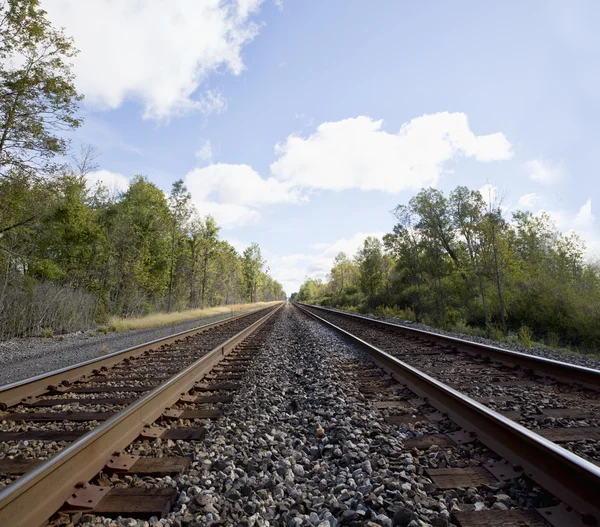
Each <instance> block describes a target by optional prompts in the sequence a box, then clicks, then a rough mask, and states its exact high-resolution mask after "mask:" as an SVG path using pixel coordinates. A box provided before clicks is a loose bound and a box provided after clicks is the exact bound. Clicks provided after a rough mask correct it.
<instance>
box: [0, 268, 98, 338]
mask: <svg viewBox="0 0 600 527" xmlns="http://www.w3.org/2000/svg"><path fill="white" fill-rule="evenodd" d="M95 305H96V297H95V296H94V295H93V294H91V293H87V292H85V291H79V290H76V289H74V288H72V287H70V286H60V285H56V284H53V283H50V282H37V281H35V280H33V279H31V278H30V277H27V276H19V275H17V276H16V278H15V276H14V275H13V280H11V281H10V282H9V285H8V286H7V287H5V288H4V289H3V291H2V295H0V338H10V337H25V336H35V335H43V336H46V337H47V338H50V337H49V336H47V335H50V332H51V333H52V336H53V335H54V334H55V333H68V332H72V331H78V330H86V329H88V328H90V327H91V326H93V321H94V308H95Z"/></svg>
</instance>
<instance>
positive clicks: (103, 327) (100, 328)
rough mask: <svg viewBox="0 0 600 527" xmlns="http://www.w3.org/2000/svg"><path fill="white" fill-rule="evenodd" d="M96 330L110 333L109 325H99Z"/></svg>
mask: <svg viewBox="0 0 600 527" xmlns="http://www.w3.org/2000/svg"><path fill="white" fill-rule="evenodd" d="M96 331H97V332H98V333H104V334H105V335H106V334H108V331H109V330H108V326H98V327H97V328H96Z"/></svg>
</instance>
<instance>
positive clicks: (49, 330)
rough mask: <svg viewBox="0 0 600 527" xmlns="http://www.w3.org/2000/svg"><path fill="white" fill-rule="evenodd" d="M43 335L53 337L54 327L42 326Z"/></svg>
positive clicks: (48, 337)
mask: <svg viewBox="0 0 600 527" xmlns="http://www.w3.org/2000/svg"><path fill="white" fill-rule="evenodd" d="M42 337H44V338H45V339H51V338H52V337H54V330H53V329H52V328H42Z"/></svg>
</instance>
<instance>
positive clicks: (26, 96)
mask: <svg viewBox="0 0 600 527" xmlns="http://www.w3.org/2000/svg"><path fill="white" fill-rule="evenodd" d="M76 53H77V52H76V50H75V48H74V47H73V42H72V40H71V39H69V38H67V37H66V36H65V35H64V34H63V32H62V30H57V29H55V28H54V27H52V25H51V24H50V22H49V21H48V19H47V18H46V12H45V11H44V10H43V9H41V8H40V7H39V1H38V0H4V1H3V2H2V3H1V4H0V176H4V177H7V176H8V174H9V172H10V171H17V172H22V173H26V174H28V175H30V176H34V175H36V174H37V173H39V172H49V171H52V170H53V169H55V168H56V165H55V164H53V163H52V160H53V158H54V157H55V156H57V155H64V154H66V152H67V147H68V141H67V140H66V139H65V137H64V132H65V131H66V130H71V129H74V128H77V127H78V126H80V124H81V119H80V118H78V117H76V115H75V114H76V111H77V109H78V103H79V101H80V100H81V99H82V96H81V95H79V94H78V93H77V91H76V89H75V86H74V74H73V72H72V69H71V63H70V60H71V59H72V58H73V57H74V56H75V54H76Z"/></svg>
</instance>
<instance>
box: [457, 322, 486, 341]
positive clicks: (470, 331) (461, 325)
mask: <svg viewBox="0 0 600 527" xmlns="http://www.w3.org/2000/svg"><path fill="white" fill-rule="evenodd" d="M450 331H452V332H454V333H462V334H463V335H471V336H472V337H485V329H484V328H480V327H477V326H470V325H469V324H467V322H466V321H465V320H462V319H461V320H459V321H458V322H456V323H455V324H454V325H452V326H450Z"/></svg>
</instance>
